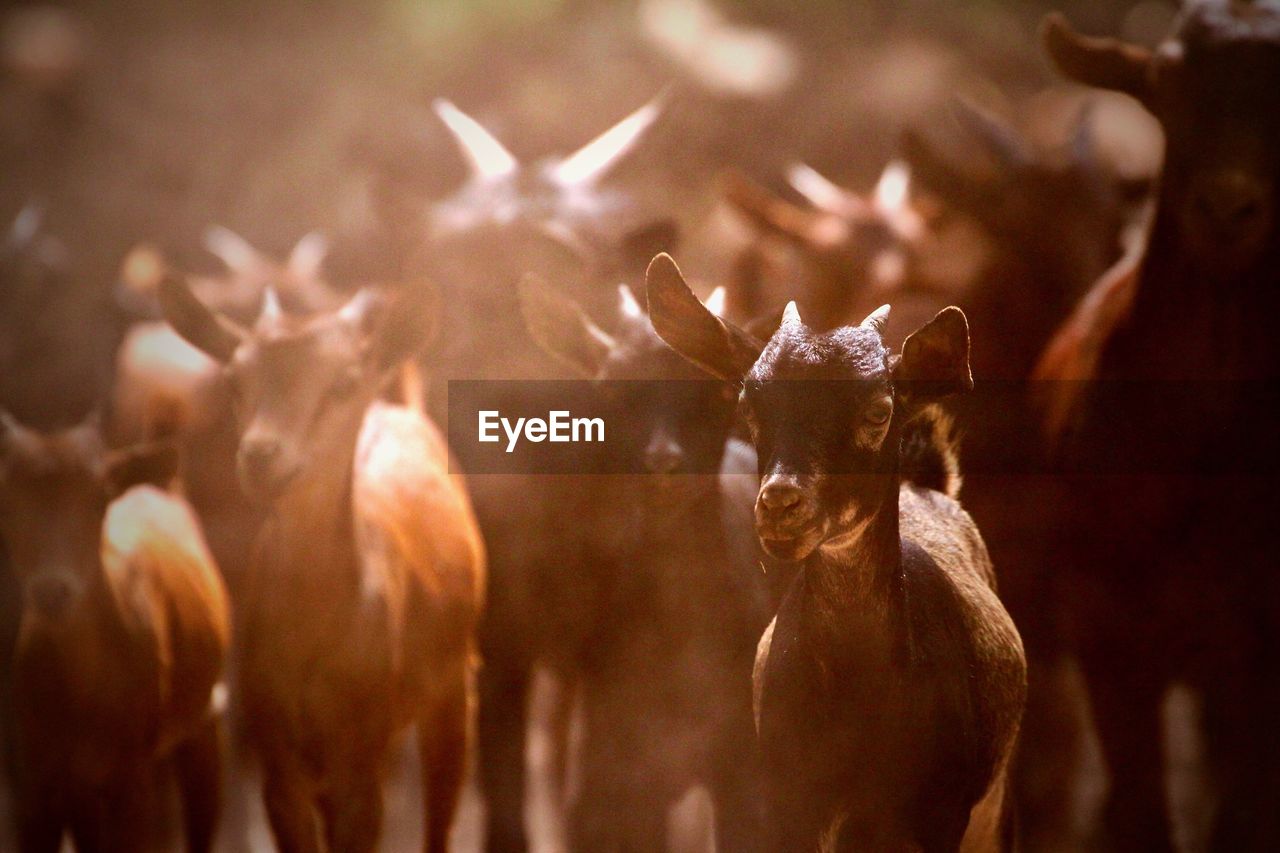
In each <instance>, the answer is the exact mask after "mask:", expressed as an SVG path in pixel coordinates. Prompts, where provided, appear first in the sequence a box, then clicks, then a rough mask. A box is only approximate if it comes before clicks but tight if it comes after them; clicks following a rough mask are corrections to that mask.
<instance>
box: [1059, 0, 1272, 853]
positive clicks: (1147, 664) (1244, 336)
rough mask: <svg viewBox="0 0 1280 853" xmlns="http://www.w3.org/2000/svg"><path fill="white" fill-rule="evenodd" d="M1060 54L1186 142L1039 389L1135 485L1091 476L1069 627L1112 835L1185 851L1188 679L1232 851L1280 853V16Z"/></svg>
mask: <svg viewBox="0 0 1280 853" xmlns="http://www.w3.org/2000/svg"><path fill="white" fill-rule="evenodd" d="M1043 41H1044V46H1045V48H1046V50H1047V51H1048V53H1049V55H1050V56H1051V57H1052V59H1053V60H1054V62H1055V63H1056V65H1057V66H1058V68H1059V69H1061V71H1062V72H1063V73H1065V74H1066V75H1067V76H1069V77H1071V78H1072V79H1074V80H1076V81H1078V82H1081V83H1084V84H1086V85H1092V86H1100V87H1104V88H1108V89H1114V90H1117V91H1120V92H1124V93H1125V94H1128V95H1130V96H1132V97H1133V98H1135V99H1137V100H1138V101H1139V102H1140V103H1141V104H1143V105H1144V106H1145V107H1146V108H1147V109H1148V110H1149V111H1151V112H1152V114H1153V115H1154V116H1155V117H1156V119H1157V120H1158V121H1159V122H1160V124H1161V126H1162V127H1163V129H1164V131H1165V138H1166V150H1165V164H1164V170H1163V174H1162V176H1161V179H1160V184H1159V189H1158V193H1157V199H1156V211H1155V214H1154V221H1153V223H1152V225H1151V233H1150V237H1149V238H1148V241H1147V244H1146V247H1145V252H1143V253H1142V254H1141V255H1139V256H1135V257H1134V258H1132V259H1129V262H1128V263H1127V264H1126V265H1125V266H1123V267H1121V268H1118V269H1117V270H1116V271H1115V272H1114V274H1111V275H1108V276H1106V277H1104V278H1103V279H1101V280H1100V281H1099V284H1098V286H1097V288H1096V289H1095V290H1094V291H1092V292H1091V293H1090V294H1088V296H1086V297H1085V298H1084V299H1083V300H1082V301H1081V303H1080V305H1079V308H1078V310H1077V311H1076V313H1075V314H1074V315H1073V316H1072V317H1070V318H1069V319H1068V320H1067V321H1066V322H1065V323H1064V325H1063V326H1062V328H1061V329H1060V330H1059V332H1058V334H1057V336H1056V338H1055V339H1054V341H1052V342H1051V344H1050V346H1049V348H1048V349H1047V350H1046V355H1045V359H1044V361H1042V363H1041V364H1040V366H1039V368H1038V373H1037V375H1038V376H1039V378H1041V379H1045V380H1051V383H1050V384H1051V386H1052V387H1051V388H1050V389H1049V391H1050V393H1051V396H1053V397H1056V398H1058V401H1059V402H1060V401H1061V399H1062V398H1063V397H1067V398H1071V397H1073V396H1074V397H1075V399H1071V400H1070V404H1069V405H1066V406H1062V405H1059V406H1052V405H1051V416H1052V420H1053V424H1052V425H1053V426H1054V427H1055V428H1057V429H1058V430H1059V432H1060V434H1061V440H1062V443H1063V447H1064V453H1065V454H1066V456H1065V458H1066V460H1067V462H1068V463H1069V464H1073V465H1078V466H1081V467H1085V466H1087V467H1085V471H1086V472H1087V471H1094V470H1102V471H1113V470H1116V468H1120V470H1124V471H1126V472H1128V475H1127V476H1124V477H1117V476H1108V477H1101V478H1098V477H1087V476H1080V477H1079V478H1077V479H1076V481H1074V482H1073V484H1072V489H1071V493H1072V495H1073V498H1074V500H1073V502H1072V505H1071V506H1069V507H1067V508H1066V511H1065V514H1064V519H1063V520H1064V523H1065V524H1066V525H1069V527H1070V529H1072V530H1073V531H1074V535H1073V546H1074V547H1073V548H1072V550H1071V552H1070V553H1069V554H1068V555H1067V556H1068V557H1069V561H1070V573H1069V574H1068V575H1067V577H1068V579H1069V582H1070V587H1071V588H1072V589H1075V590H1078V594H1076V595H1075V596H1073V597H1072V598H1071V599H1069V600H1068V602H1067V604H1068V607H1069V609H1068V618H1069V619H1070V622H1071V624H1072V626H1073V628H1074V631H1075V633H1076V635H1077V646H1078V651H1079V654H1080V658H1081V662H1082V665H1083V671H1084V675H1085V678H1086V681H1087V683H1088V687H1089V692H1090V697H1091V701H1092V705H1093V708H1094V712H1095V717H1096V722H1097V726H1098V733H1099V736H1100V738H1101V742H1102V746H1103V752H1104V755H1105V758H1106V761H1107V765H1108V769H1109V772H1110V776H1111V796H1110V798H1109V801H1108V803H1107V807H1106V811H1105V815H1104V818H1105V827H1104V828H1105V831H1106V833H1107V835H1109V837H1110V840H1111V842H1112V843H1113V844H1114V845H1116V846H1117V847H1118V848H1120V849H1126V850H1130V849H1131V850H1144V851H1145V850H1170V849H1173V841H1172V839H1171V832H1170V827H1169V810H1168V803H1167V800H1166V795H1165V789H1164V784H1163V781H1164V780H1163V768H1162V755H1161V749H1162V747H1161V742H1160V736H1159V732H1160V714H1161V703H1162V700H1163V698H1164V694H1165V692H1166V690H1167V689H1168V688H1169V686H1170V685H1171V684H1172V683H1173V682H1174V681H1175V680H1183V681H1186V682H1188V683H1189V684H1190V685H1191V686H1192V687H1193V688H1195V689H1197V690H1198V692H1199V693H1200V695H1201V699H1202V701H1203V703H1204V704H1203V723H1204V727H1205V730H1206V735H1207V737H1206V739H1205V740H1206V744H1207V749H1208V755H1209V761H1210V764H1211V766H1212V768H1213V771H1214V777H1215V778H1214V782H1215V783H1216V786H1217V795H1218V802H1219V804H1220V805H1219V808H1218V813H1217V815H1216V818H1215V820H1214V826H1213V828H1212V838H1211V842H1212V846H1213V848H1214V849H1218V850H1245V849H1249V850H1263V849H1271V848H1274V847H1275V846H1276V845H1277V844H1278V843H1280V821H1278V820H1277V818H1276V814H1275V810H1274V809H1273V808H1272V807H1271V802H1272V801H1273V800H1274V797H1275V791H1276V790H1277V784H1278V783H1280V780H1278V779H1277V769H1276V768H1277V767H1278V766H1280V749H1278V747H1277V744H1276V739H1275V735H1274V721H1275V719H1276V716H1277V714H1280V694H1278V693H1277V687H1276V685H1277V684H1278V683H1280V673H1277V669H1276V661H1277V658H1276V655H1275V648H1276V645H1277V637H1276V633H1275V632H1276V628H1275V626H1276V625H1277V624H1278V623H1277V615H1278V614H1277V611H1276V605H1275V602H1276V601H1277V600H1280V589H1277V585H1276V580H1275V572H1274V566H1273V562H1274V561H1273V560H1272V559H1270V556H1269V555H1270V554H1271V552H1272V550H1273V548H1272V544H1271V542H1270V538H1271V537H1270V531H1271V529H1272V526H1273V523H1274V515H1275V513H1274V507H1275V498H1274V488H1273V485H1272V478H1271V477H1270V476H1269V472H1270V471H1271V470H1273V469H1272V468H1270V467H1268V460H1269V459H1273V458H1274V457H1272V456H1270V455H1269V454H1270V453H1271V452H1272V451H1271V448H1272V447H1273V445H1274V436H1273V435H1272V432H1273V430H1272V428H1271V419H1270V418H1269V417H1267V416H1266V415H1265V414H1263V413H1264V412H1266V411H1267V406H1268V403H1267V402H1266V401H1265V399H1264V400H1259V399H1258V396H1257V395H1256V394H1255V393H1254V389H1257V388H1265V387H1269V385H1273V384H1274V382H1275V379H1276V376H1277V372H1276V365H1277V364H1280V357H1278V356H1280V351H1278V350H1277V346H1276V343H1275V335H1274V330H1273V328H1272V325H1273V324H1272V320H1271V318H1272V317H1274V316H1275V312H1276V309H1277V308H1278V307H1280V304H1278V303H1280V296H1278V295H1277V294H1280V288H1278V287H1277V273H1276V270H1277V269H1280V267H1278V266H1277V261H1280V231H1278V229H1277V196H1276V193H1277V181H1278V180H1280V118H1277V116H1280V110H1278V109H1277V107H1278V106H1280V101H1277V93H1280V8H1277V6H1276V4H1275V3H1269V2H1230V3H1228V2H1205V3H1195V4H1189V5H1188V6H1187V8H1186V9H1185V10H1184V12H1183V14H1182V16H1181V17H1180V19H1179V21H1178V23H1177V24H1176V26H1175V29H1174V32H1173V33H1172V35H1171V36H1170V37H1169V39H1168V40H1166V41H1165V42H1164V43H1163V44H1162V45H1161V46H1160V47H1159V48H1158V49H1156V50H1148V49H1146V48H1143V47H1139V46H1136V45H1132V44H1126V43H1124V42H1121V41H1119V40H1116V39H1109V38H1097V37H1088V36H1083V35H1080V34H1078V33H1076V32H1074V31H1073V30H1072V29H1071V28H1070V26H1069V25H1068V24H1067V23H1066V21H1065V19H1063V18H1062V17H1061V16H1058V15H1054V16H1051V17H1049V18H1048V19H1047V20H1046V22H1045V26H1044V28H1043ZM1174 342H1176V345H1171V344H1174ZM1090 379H1096V380H1099V381H1097V382H1093V383H1091V384H1090V385H1089V386H1088V387H1087V389H1086V391H1085V393H1083V394H1079V395H1076V394H1075V390H1076V389H1078V388H1079V387H1080V386H1081V383H1082V382H1083V381H1085V380H1090ZM1270 405H1272V406H1273V405H1274V402H1272V403H1271V404H1270ZM1068 410H1070V411H1068ZM1156 436H1159V437H1163V438H1164V439H1165V440H1162V441H1153V440H1152V439H1153V437H1156ZM1206 460H1208V462H1209V464H1210V465H1211V467H1210V468H1209V469H1208V470H1207V476H1203V475H1198V473H1199V474H1205V473H1206V469H1205V468H1204V467H1203V465H1204V464H1205V462H1206ZM1121 466H1123V467H1121Z"/></svg>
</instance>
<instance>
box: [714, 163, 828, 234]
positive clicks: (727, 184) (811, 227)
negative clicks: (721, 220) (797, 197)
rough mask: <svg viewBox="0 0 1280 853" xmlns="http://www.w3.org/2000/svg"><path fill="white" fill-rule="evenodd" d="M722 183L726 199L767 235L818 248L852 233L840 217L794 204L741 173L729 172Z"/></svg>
mask: <svg viewBox="0 0 1280 853" xmlns="http://www.w3.org/2000/svg"><path fill="white" fill-rule="evenodd" d="M720 183H721V187H722V194H723V196H724V199H725V201H727V202H728V203H729V204H730V205H731V206H732V207H733V208H734V209H735V210H737V211H738V213H740V214H742V216H743V218H745V219H746V220H747V221H748V222H749V223H750V224H751V226H752V227H753V228H755V229H756V230H757V231H760V232H761V233H763V234H770V235H773V236H776V237H779V238H781V239H783V240H789V241H791V242H792V243H797V244H799V245H801V246H804V247H808V248H812V249H814V250H816V251H821V250H823V249H830V248H832V247H834V246H838V245H839V244H840V243H842V242H843V241H844V240H846V239H847V238H848V236H849V235H848V228H847V226H846V225H845V224H844V223H843V221H842V220H841V218H840V217H837V216H833V215H832V214H830V213H828V212H825V211H819V210H806V209H805V208H802V207H799V206H797V205H794V204H792V203H791V202H789V201H787V200H785V199H782V198H779V197H778V196H776V195H774V194H773V193H772V192H770V191H769V190H767V189H765V188H764V187H763V186H761V185H760V184H757V183H756V182H755V181H753V180H751V179H750V178H748V177H747V176H746V175H744V174H742V173H741V172H736V171H730V172H727V173H725V174H724V175H723V176H722V177H721V179H720Z"/></svg>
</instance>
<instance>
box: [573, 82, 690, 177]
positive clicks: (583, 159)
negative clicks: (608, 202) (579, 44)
mask: <svg viewBox="0 0 1280 853" xmlns="http://www.w3.org/2000/svg"><path fill="white" fill-rule="evenodd" d="M665 102H666V95H665V93H664V94H662V95H659V96H658V97H656V98H654V99H653V100H651V101H649V103H647V104H645V105H644V106H643V107H641V108H640V109H638V110H636V111H635V112H633V113H632V114H631V115H629V116H627V117H626V118H624V119H623V120H622V121H620V122H618V123H617V124H615V125H614V126H613V127H611V128H609V129H608V130H606V131H605V132H604V133H602V134H600V135H599V136H597V137H596V138H595V139H593V140H591V141H590V142H588V143H587V144H586V145H584V146H582V147H581V148H579V149H578V150H577V151H575V152H574V153H572V154H570V155H569V156H568V157H566V158H564V159H563V160H561V161H560V162H559V163H558V164H557V165H556V167H555V168H554V169H552V170H551V180H552V181H554V182H555V183H556V184H558V185H559V186H562V187H580V186H584V185H586V184H591V183H594V182H595V181H597V180H599V179H600V178H601V177H603V176H604V174H605V173H606V172H608V171H609V170H610V169H612V168H613V167H614V166H616V165H617V164H618V162H619V161H620V160H621V159H622V157H623V156H624V155H626V153H627V152H628V151H630V150H631V149H632V147H634V146H635V144H636V142H637V140H639V139H640V135H641V134H643V133H644V132H645V131H646V130H648V129H649V125H651V124H653V122H654V121H655V120H656V119H657V118H658V115H659V114H661V112H662V107H663V106H664V104H665Z"/></svg>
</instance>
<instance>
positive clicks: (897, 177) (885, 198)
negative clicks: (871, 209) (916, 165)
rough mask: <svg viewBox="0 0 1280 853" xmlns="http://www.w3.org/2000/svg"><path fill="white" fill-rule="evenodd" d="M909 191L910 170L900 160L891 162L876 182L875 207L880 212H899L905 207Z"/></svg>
mask: <svg viewBox="0 0 1280 853" xmlns="http://www.w3.org/2000/svg"><path fill="white" fill-rule="evenodd" d="M910 190H911V169H910V168H908V167H907V164H906V163H903V162H902V161H901V160H891V161H890V162H889V163H888V164H887V165H886V166H885V167H884V171H883V172H881V173H880V180H878V181H876V191H875V200H876V207H877V208H879V209H880V210H881V211H893V210H901V209H902V208H904V207H906V204H907V196H908V194H909V192H910Z"/></svg>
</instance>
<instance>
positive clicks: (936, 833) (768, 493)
mask: <svg viewBox="0 0 1280 853" xmlns="http://www.w3.org/2000/svg"><path fill="white" fill-rule="evenodd" d="M649 306H650V316H651V318H652V320H653V324H654V328H655V329H656V330H657V332H658V334H659V335H661V336H662V338H663V339H664V340H666V341H667V342H668V343H669V344H671V346H672V347H674V348H675V349H676V350H677V351H679V352H681V353H682V354H684V355H685V356H686V357H687V358H689V359H690V360H692V361H694V362H695V363H696V364H698V365H700V366H701V367H702V368H703V369H704V370H706V371H708V372H709V373H711V374H713V375H715V376H718V377H720V378H721V379H725V380H729V381H733V382H741V383H742V386H743V390H742V397H741V407H742V409H743V412H744V414H745V416H746V419H747V423H748V425H749V427H750V429H751V433H752V436H753V440H754V442H755V444H756V449H757V453H758V455H759V460H760V475H761V487H760V491H759V495H758V498H757V502H756V532H757V534H758V535H759V537H760V541H761V544H762V545H763V546H764V548H765V550H766V551H767V552H769V553H770V554H771V555H773V556H775V557H779V558H783V559H787V560H795V561H800V562H801V563H802V571H801V572H800V573H799V574H797V576H796V579H795V580H794V581H793V582H792V586H791V589H790V590H789V592H788V593H787V596H786V598H785V599H784V600H783V603H782V606H781V607H780V609H779V611H778V614H777V616H776V617H775V618H774V621H773V623H772V624H771V625H770V627H769V628H768V629H767V630H766V631H765V634H764V637H763V639H762V640H761V642H760V648H759V651H758V653H757V657H756V667H755V678H754V687H755V693H756V719H757V727H758V731H759V736H760V741H761V749H762V751H763V754H764V762H765V772H766V797H767V809H768V820H769V844H770V849H775V850H801V849H814V848H818V849H822V850H901V849H922V850H926V851H932V850H958V849H964V850H996V849H1000V848H1002V847H1003V846H1007V837H1006V834H1007V830H1008V827H1009V823H1008V822H1007V807H1006V805H1007V804H1006V784H1007V772H1008V767H1009V763H1010V759H1011V756H1012V754H1013V750H1014V744H1015V742H1016V740H1017V734H1018V727H1019V724H1020V721H1021V715H1022V708H1023V702H1024V699H1025V694H1026V662H1025V659H1024V657H1023V651H1022V642H1021V640H1020V638H1019V636H1018V632H1017V630H1016V629H1015V628H1014V626H1013V622H1012V621H1011V620H1010V619H1009V616H1008V614H1007V613H1006V612H1005V610H1004V608H1003V607H1002V606H1001V604H1000V601H999V599H998V598H997V597H996V594H995V589H994V587H995V578H994V575H993V573H992V569H991V564H990V561H989V559H988V557H987V551H986V547H985V545H984V544H983V542H982V538H981V536H980V535H979V534H978V531H977V529H976V528H975V526H974V524H973V522H972V520H971V519H970V518H969V516H968V515H967V514H966V513H965V512H964V510H962V509H961V508H960V506H959V504H957V503H956V501H955V493H956V490H957V488H958V484H959V478H958V476H957V474H956V472H955V459H954V452H953V448H952V447H951V446H950V444H949V442H948V440H947V438H946V434H947V431H948V427H947V424H946V422H945V421H944V420H942V419H940V415H938V413H937V412H936V410H934V409H933V408H932V407H931V406H930V404H931V403H932V402H934V401H935V400H937V399H939V398H940V397H942V396H945V395H947V394H950V393H953V392H957V391H966V390H969V389H970V388H971V387H972V381H973V380H972V378H971V376H970V374H969V331H968V324H967V323H966V321H965V318H964V314H963V313H962V312H961V311H960V310H959V309H957V308H947V309H944V310H943V311H942V312H940V313H939V314H938V315H937V317H935V318H934V319H933V320H932V321H931V322H929V323H927V324H926V325H925V326H924V327H923V328H921V329H920V330H918V331H917V332H915V333H914V334H912V335H911V336H909V337H908V338H907V340H906V343H905V344H904V345H903V352H902V354H901V355H900V356H891V355H890V354H889V351H888V349H887V348H886V347H885V345H884V341H883V338H882V330H883V324H884V322H885V319H886V317H887V314H888V309H887V308H882V309H880V310H878V311H876V312H875V313H873V314H872V315H871V316H870V317H868V318H867V319H866V320H864V321H863V322H862V323H861V324H860V325H858V326H846V327H843V328H840V329H836V330H835V331H832V332H826V333H815V332H813V331H812V330H810V329H809V328H807V327H806V326H805V325H804V324H803V323H802V322H801V320H800V316H799V312H798V311H797V310H796V308H795V306H794V304H791V305H789V306H788V308H787V311H786V313H785V315H784V319H783V323H782V325H781V326H780V327H779V329H778V331H777V332H775V333H774V335H773V337H772V338H771V339H770V340H769V342H768V344H767V345H763V346H762V345H761V344H760V343H759V342H757V341H754V340H753V339H751V338H750V336H748V335H746V334H745V333H743V332H741V331H740V330H738V329H736V328H735V327H733V326H732V325H730V324H728V323H726V322H725V321H723V320H721V319H719V318H717V317H715V316H714V315H712V314H711V313H710V312H708V311H707V310H706V309H705V308H704V307H703V306H702V304H701V303H700V302H698V300H697V298H696V297H694V296H693V294H692V292H691V291H690V290H689V288H688V286H687V285H686V284H685V283H684V281H683V279H681V278H680V276H679V273H678V271H677V270H676V269H675V266H674V264H673V263H672V262H671V260H670V258H667V257H665V256H659V257H658V258H656V259H655V260H654V262H653V266H652V267H651V275H650V278H649ZM904 476H905V481H904Z"/></svg>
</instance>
